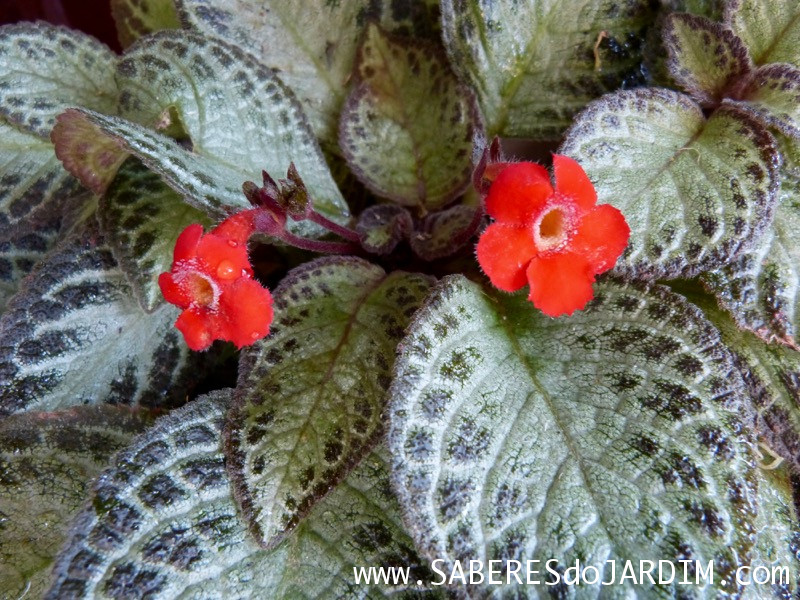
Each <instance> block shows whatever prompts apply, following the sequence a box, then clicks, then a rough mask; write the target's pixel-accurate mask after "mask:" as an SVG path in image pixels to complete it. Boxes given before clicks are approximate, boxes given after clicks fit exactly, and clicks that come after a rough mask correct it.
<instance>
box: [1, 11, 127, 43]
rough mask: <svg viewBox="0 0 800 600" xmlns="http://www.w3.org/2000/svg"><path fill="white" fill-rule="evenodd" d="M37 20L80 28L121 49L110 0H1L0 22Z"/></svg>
mask: <svg viewBox="0 0 800 600" xmlns="http://www.w3.org/2000/svg"><path fill="white" fill-rule="evenodd" d="M36 20H43V21H49V22H50V23H53V24H55V25H66V26H68V27H72V28H73V29H80V30H81V31H85V32H86V33H89V34H91V35H93V36H94V37H96V38H98V39H99V40H101V41H103V42H104V43H106V44H108V45H109V46H110V47H111V48H113V49H114V50H116V51H117V52H119V51H120V45H119V41H118V40H117V32H116V30H115V29H114V21H113V20H112V19H111V9H110V8H109V0H0V24H5V23H16V22H17V21H36Z"/></svg>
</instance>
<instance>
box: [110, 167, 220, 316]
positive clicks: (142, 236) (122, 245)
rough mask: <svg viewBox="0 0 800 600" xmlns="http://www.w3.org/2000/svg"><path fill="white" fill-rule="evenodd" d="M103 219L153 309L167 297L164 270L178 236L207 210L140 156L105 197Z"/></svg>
mask: <svg viewBox="0 0 800 600" xmlns="http://www.w3.org/2000/svg"><path fill="white" fill-rule="evenodd" d="M99 216H100V222H101V224H102V226H103V231H104V232H105V233H106V236H107V237H108V240H109V242H110V244H111V247H112V249H113V251H114V256H115V257H116V259H117V261H118V262H119V265H120V268H122V270H123V271H125V274H126V275H127V276H128V280H129V281H130V284H131V287H132V288H133V292H134V293H135V294H136V298H137V299H138V300H139V303H140V304H141V305H142V307H143V308H144V309H145V310H146V311H147V312H152V311H153V310H155V309H156V307H157V306H158V305H159V304H161V303H162V301H163V298H162V296H161V290H160V288H159V287H158V276H159V275H160V274H161V273H163V272H165V271H169V270H170V268H171V266H172V253H173V250H174V248H175V241H176V240H177V239H178V236H179V235H180V233H181V232H182V231H183V230H184V228H185V227H187V226H188V225H191V224H192V223H200V224H202V225H204V226H207V225H209V220H208V218H206V216H205V215H204V214H203V213H202V212H200V211H199V210H197V209H196V208H193V207H191V206H189V205H188V204H186V203H184V202H183V199H182V198H181V197H180V195H178V194H177V193H175V192H174V191H173V190H172V189H171V188H169V187H168V186H167V185H166V184H165V183H163V182H162V181H161V179H160V178H159V176H158V175H157V174H156V173H153V172H152V171H149V170H148V169H147V168H146V167H144V166H143V165H142V164H141V163H140V162H139V161H137V160H135V159H129V160H128V162H126V163H125V164H124V165H123V166H122V168H121V169H120V170H119V172H118V173H117V177H116V179H115V180H114V182H113V183H112V184H111V186H110V187H109V188H108V191H107V192H106V194H105V195H104V196H103V198H102V199H101V200H100V212H99Z"/></svg>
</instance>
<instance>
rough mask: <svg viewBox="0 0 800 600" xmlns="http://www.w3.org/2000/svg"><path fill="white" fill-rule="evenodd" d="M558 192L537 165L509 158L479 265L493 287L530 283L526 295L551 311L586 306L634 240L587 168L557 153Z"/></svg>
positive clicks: (491, 201)
mask: <svg viewBox="0 0 800 600" xmlns="http://www.w3.org/2000/svg"><path fill="white" fill-rule="evenodd" d="M553 171H554V172H555V181H556V185H555V188H556V189H555V190H553V187H552V186H551V185H550V177H549V175H548V174H547V171H546V170H545V169H544V168H543V167H541V166H539V165H537V164H534V163H529V162H520V163H510V164H508V166H506V167H505V168H504V169H503V170H502V171H501V172H500V173H499V174H498V175H497V178H496V179H495V180H494V182H493V183H492V185H491V187H490V188H489V193H488V195H487V197H486V211H487V212H488V213H489V215H490V216H491V217H492V218H494V220H495V223H493V224H491V225H489V227H487V228H486V230H485V231H484V232H483V234H482V235H481V237H480V239H479V240H478V247H477V255H478V263H480V265H481V268H482V269H483V270H484V272H485V273H486V274H487V275H488V276H489V279H490V280H491V282H492V284H494V286H495V287H497V288H499V289H501V290H504V291H507V292H515V291H517V290H519V289H521V288H522V287H523V286H524V285H525V284H526V283H527V284H529V285H530V294H529V295H528V299H529V300H530V301H531V302H533V304H534V306H536V308H538V309H540V310H541V311H542V312H543V313H545V314H546V315H549V316H551V317H557V316H559V315H563V314H570V315H571V314H572V313H573V312H575V311H576V310H579V309H582V308H583V307H584V306H586V303H587V302H589V300H591V299H592V297H593V296H594V294H593V292H592V283H594V279H595V275H598V274H600V273H603V272H605V271H608V270H609V269H610V268H611V267H613V266H614V264H615V263H616V262H617V259H618V258H619V256H620V254H622V251H623V250H624V249H625V246H627V245H628V237H629V236H630V228H629V227H628V224H627V223H626V222H625V217H623V216H622V213H621V212H620V211H619V210H617V209H616V208H614V207H613V206H611V205H609V204H601V205H600V206H596V204H597V194H596V193H595V190H594V186H593V185H592V182H591V181H589V178H588V177H587V176H586V173H585V172H584V170H583V169H582V168H581V166H580V165H579V164H578V163H577V162H575V161H574V160H572V159H571V158H569V157H566V156H560V155H558V154H554V155H553Z"/></svg>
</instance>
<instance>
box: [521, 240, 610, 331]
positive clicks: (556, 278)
mask: <svg viewBox="0 0 800 600" xmlns="http://www.w3.org/2000/svg"><path fill="white" fill-rule="evenodd" d="M527 275H528V282H529V283H530V286H531V291H530V294H529V296H528V299H529V300H530V301H531V302H533V305H534V306H535V307H536V308H538V309H539V310H541V311H542V312H543V313H544V314H546V315H549V316H551V317H558V316H559V315H563V314H568V315H571V314H572V313H573V312H575V311H576V310H580V309H582V308H583V307H584V306H586V303H587V302H589V300H591V299H592V298H593V297H594V293H593V292H592V283H594V275H593V274H592V271H591V265H590V264H589V262H588V261H587V260H586V259H585V258H583V257H582V256H580V255H579V254H575V253H573V252H561V253H557V254H553V255H551V256H548V257H546V258H542V257H536V258H534V259H533V260H532V261H531V264H530V265H529V266H528V271H527Z"/></svg>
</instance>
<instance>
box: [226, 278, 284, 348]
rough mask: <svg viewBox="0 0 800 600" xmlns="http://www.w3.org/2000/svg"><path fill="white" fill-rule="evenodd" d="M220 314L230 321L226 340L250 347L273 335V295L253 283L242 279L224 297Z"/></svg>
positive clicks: (237, 345)
mask: <svg viewBox="0 0 800 600" xmlns="http://www.w3.org/2000/svg"><path fill="white" fill-rule="evenodd" d="M220 313H221V314H224V315H225V316H226V318H227V323H226V329H227V331H226V332H225V337H224V339H226V340H230V341H232V342H233V343H234V344H236V347H237V348H241V347H242V346H247V345H249V344H252V343H253V342H255V341H256V340H260V339H261V338H263V337H265V336H266V335H267V334H268V333H269V325H270V323H272V295H271V294H270V293H269V290H267V289H266V288H264V287H262V286H261V285H260V284H259V283H258V282H257V281H255V280H253V279H245V278H241V279H238V280H237V281H235V282H234V283H233V285H231V286H230V287H229V288H226V290H225V292H224V293H223V294H222V297H221V298H220Z"/></svg>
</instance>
